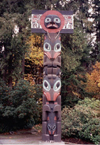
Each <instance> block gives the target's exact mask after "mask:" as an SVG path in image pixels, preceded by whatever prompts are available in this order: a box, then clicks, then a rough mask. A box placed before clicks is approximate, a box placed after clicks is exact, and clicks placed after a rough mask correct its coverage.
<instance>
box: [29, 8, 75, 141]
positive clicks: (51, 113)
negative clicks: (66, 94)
mask: <svg viewBox="0 0 100 145" xmlns="http://www.w3.org/2000/svg"><path fill="white" fill-rule="evenodd" d="M72 14H73V13H72V11H60V12H58V11H54V10H49V11H42V10H33V11H32V19H31V29H32V32H33V33H45V38H44V45H43V49H44V63H43V66H44V70H43V113H42V140H43V141H49V140H54V141H57V142H60V141H61V95H60V91H61V70H60V67H61V56H60V54H61V41H60V33H73V15H72Z"/></svg>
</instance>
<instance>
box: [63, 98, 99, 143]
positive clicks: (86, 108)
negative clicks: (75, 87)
mask: <svg viewBox="0 0 100 145" xmlns="http://www.w3.org/2000/svg"><path fill="white" fill-rule="evenodd" d="M99 108H100V101H99V100H95V99H89V98H85V99H84V100H83V101H79V102H78V104H77V105H76V106H75V107H74V108H64V109H63V110H62V138H65V137H72V136H73V137H78V138H81V139H87V140H90V141H93V142H94V143H96V144H97V143H99V142H100V109H99Z"/></svg>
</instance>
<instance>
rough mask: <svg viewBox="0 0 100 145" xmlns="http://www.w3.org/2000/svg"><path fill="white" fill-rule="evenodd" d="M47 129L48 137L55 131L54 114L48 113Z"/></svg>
mask: <svg viewBox="0 0 100 145" xmlns="http://www.w3.org/2000/svg"><path fill="white" fill-rule="evenodd" d="M47 119H48V120H47V122H48V124H47V128H48V132H49V134H50V135H53V134H54V133H55V131H56V116H55V113H54V112H51V113H49V115H48V118H47Z"/></svg>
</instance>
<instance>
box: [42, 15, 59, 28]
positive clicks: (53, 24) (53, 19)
mask: <svg viewBox="0 0 100 145" xmlns="http://www.w3.org/2000/svg"><path fill="white" fill-rule="evenodd" d="M44 25H45V27H46V28H47V29H58V28H59V27H60V25H61V20H60V18H59V17H58V16H57V15H48V16H46V18H45V20H44Z"/></svg>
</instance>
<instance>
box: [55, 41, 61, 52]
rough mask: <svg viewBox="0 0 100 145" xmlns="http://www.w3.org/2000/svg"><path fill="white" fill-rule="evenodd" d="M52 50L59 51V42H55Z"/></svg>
mask: <svg viewBox="0 0 100 145" xmlns="http://www.w3.org/2000/svg"><path fill="white" fill-rule="evenodd" d="M54 51H55V52H59V51H61V44H60V43H56V45H55V46H54Z"/></svg>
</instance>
